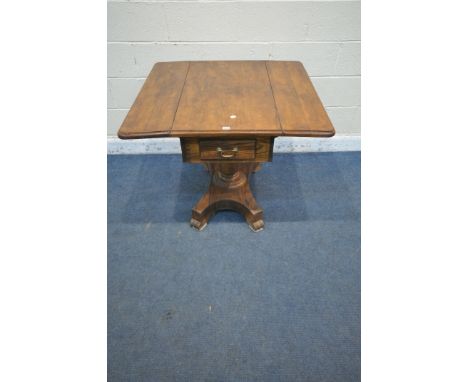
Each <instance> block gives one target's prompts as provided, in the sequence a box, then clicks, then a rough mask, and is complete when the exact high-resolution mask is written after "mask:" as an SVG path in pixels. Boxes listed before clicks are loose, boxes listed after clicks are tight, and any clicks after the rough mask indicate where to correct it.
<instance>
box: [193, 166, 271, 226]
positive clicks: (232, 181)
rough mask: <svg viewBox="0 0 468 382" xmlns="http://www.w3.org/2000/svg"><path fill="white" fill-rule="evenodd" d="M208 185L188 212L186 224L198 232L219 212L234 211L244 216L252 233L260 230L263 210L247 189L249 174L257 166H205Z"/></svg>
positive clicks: (262, 223)
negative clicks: (208, 177) (207, 169)
mask: <svg viewBox="0 0 468 382" xmlns="http://www.w3.org/2000/svg"><path fill="white" fill-rule="evenodd" d="M208 168H209V171H210V173H211V182H210V186H209V188H208V191H207V192H206V193H205V194H204V195H203V196H202V198H201V199H200V200H199V202H198V203H197V204H196V205H195V207H193V208H192V219H191V220H190V224H191V225H192V226H193V227H194V228H196V229H198V230H200V231H201V230H202V229H203V228H205V227H206V225H207V224H208V220H209V219H210V218H211V216H213V214H214V213H215V212H216V211H219V210H234V211H237V212H239V213H241V214H243V215H244V217H245V220H246V221H247V223H248V224H249V226H250V228H251V229H252V230H253V231H254V232H258V231H261V230H262V229H263V226H264V222H263V210H262V209H261V208H260V207H259V206H258V204H257V202H256V200H255V198H254V196H253V194H252V191H251V190H250V186H249V174H250V173H252V172H254V171H257V170H258V165H257V163H246V164H240V163H219V162H215V163H208Z"/></svg>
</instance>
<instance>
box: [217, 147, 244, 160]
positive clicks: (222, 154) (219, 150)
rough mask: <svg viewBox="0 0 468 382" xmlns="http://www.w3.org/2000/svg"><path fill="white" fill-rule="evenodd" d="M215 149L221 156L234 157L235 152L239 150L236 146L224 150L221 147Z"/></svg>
mask: <svg viewBox="0 0 468 382" xmlns="http://www.w3.org/2000/svg"><path fill="white" fill-rule="evenodd" d="M216 151H217V152H218V154H219V155H220V156H221V158H234V157H235V156H236V154H237V152H238V151H239V149H238V148H237V147H234V148H233V149H232V150H226V151H224V150H223V149H222V148H221V147H218V148H217V149H216ZM226 152H231V153H230V154H227V153H226Z"/></svg>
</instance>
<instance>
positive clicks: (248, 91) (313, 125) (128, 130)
mask: <svg viewBox="0 0 468 382" xmlns="http://www.w3.org/2000/svg"><path fill="white" fill-rule="evenodd" d="M334 134H335V130H334V128H333V126H332V124H331V122H330V119H329V118H328V116H327V113H326V111H325V109H324V107H323V105H322V103H321V101H320V99H319V97H318V96H317V93H316V92H315V89H314V87H313V85H312V83H311V81H310V79H309V77H308V75H307V72H306V71H305V69H304V67H303V65H302V64H301V63H300V62H297V61H184V62H159V63H157V64H155V65H154V67H153V69H152V70H151V72H150V74H149V76H148V78H147V79H146V81H145V83H144V85H143V87H142V89H141V91H140V93H139V94H138V96H137V98H136V100H135V102H134V104H133V105H132V107H131V109H130V111H129V112H128V115H127V117H126V118H125V120H124V121H123V123H122V126H121V127H120V129H119V132H118V136H119V137H120V138H121V139H136V138H159V137H178V138H180V144H181V148H182V158H183V161H184V162H189V163H202V164H204V165H205V166H206V168H207V169H208V170H209V171H210V174H211V182H210V185H209V188H208V191H207V192H206V193H205V194H204V195H203V196H202V197H201V199H200V201H199V202H198V203H197V204H196V205H195V206H194V207H193V209H192V218H191V220H190V223H191V225H192V226H193V227H195V228H197V229H199V230H201V229H203V228H204V227H205V226H206V224H207V223H208V220H209V218H210V217H211V216H212V215H213V214H214V213H215V212H216V211H218V210H223V209H230V210H235V211H238V212H240V213H242V214H243V215H244V217H245V219H246V221H247V223H248V224H249V226H250V228H252V230H253V231H259V230H261V229H263V226H264V222H263V210H262V209H261V208H260V207H259V205H258V204H257V202H256V201H255V198H254V196H253V195H252V192H251V190H250V186H249V181H248V177H249V175H250V174H251V173H252V172H255V171H257V170H258V169H259V168H260V165H261V163H263V162H271V160H272V156H273V141H274V139H275V138H276V137H279V136H301V137H331V136H333V135H334Z"/></svg>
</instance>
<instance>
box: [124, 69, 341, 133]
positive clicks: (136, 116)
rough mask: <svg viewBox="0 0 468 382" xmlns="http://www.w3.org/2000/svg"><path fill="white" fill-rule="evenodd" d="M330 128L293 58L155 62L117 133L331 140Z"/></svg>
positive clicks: (328, 120) (305, 74)
mask: <svg viewBox="0 0 468 382" xmlns="http://www.w3.org/2000/svg"><path fill="white" fill-rule="evenodd" d="M334 133H335V130H334V128H333V126H332V124H331V122H330V119H329V118H328V116H327V113H326V111H325V109H324V107H323V105H322V103H321V101H320V99H319V97H318V95H317V93H316V91H315V89H314V87H313V85H312V83H311V81H310V79H309V77H308V75H307V73H306V71H305V69H304V67H303V65H302V64H301V63H300V62H297V61H191V62H165V63H158V64H156V65H155V66H154V67H153V69H152V71H151V73H150V74H149V76H148V79H147V80H146V82H145V84H144V85H143V88H142V89H141V91H140V93H139V95H138V96H137V99H136V100H135V103H134V104H133V106H132V107H131V109H130V111H129V113H128V115H127V117H126V118H125V120H124V122H123V124H122V126H121V128H120V130H119V133H118V135H119V137H120V138H123V139H130V138H152V137H163V136H166V137H168V136H169V137H204V136H206V137H228V136H229V137H236V136H244V137H245V136H256V137H260V136H271V137H276V136H281V135H286V136H310V137H330V136H333V135H334Z"/></svg>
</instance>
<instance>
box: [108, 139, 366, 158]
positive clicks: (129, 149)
mask: <svg viewBox="0 0 468 382" xmlns="http://www.w3.org/2000/svg"><path fill="white" fill-rule="evenodd" d="M324 151H361V137H360V136H356V135H337V136H334V137H332V138H300V137H279V138H276V139H275V146H274V152H277V153H306V152H324ZM180 152H181V151H180V143H179V139H178V138H158V139H135V140H122V139H119V138H117V137H108V138H107V154H108V155H119V154H120V155H122V154H179V153H180Z"/></svg>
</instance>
